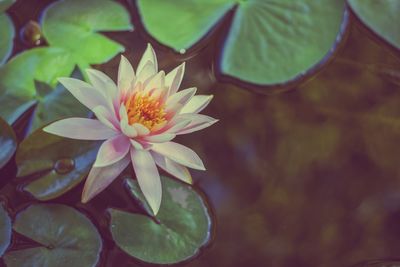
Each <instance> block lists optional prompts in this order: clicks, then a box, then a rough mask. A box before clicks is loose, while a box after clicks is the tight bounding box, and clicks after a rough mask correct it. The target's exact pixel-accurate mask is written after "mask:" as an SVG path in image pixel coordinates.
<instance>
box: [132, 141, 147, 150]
mask: <svg viewBox="0 0 400 267" xmlns="http://www.w3.org/2000/svg"><path fill="white" fill-rule="evenodd" d="M130 141H131V145H132V146H133V147H134V148H135V149H144V147H143V145H142V144H141V143H139V142H138V141H136V140H133V139H131V140H130Z"/></svg>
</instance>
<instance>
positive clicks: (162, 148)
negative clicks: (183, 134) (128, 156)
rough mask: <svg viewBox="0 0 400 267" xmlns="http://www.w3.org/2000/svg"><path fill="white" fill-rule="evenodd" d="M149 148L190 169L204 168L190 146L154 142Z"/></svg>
mask: <svg viewBox="0 0 400 267" xmlns="http://www.w3.org/2000/svg"><path fill="white" fill-rule="evenodd" d="M151 150H153V151H155V152H157V153H158V154H161V155H163V156H165V157H167V158H169V159H171V160H173V161H175V162H177V163H179V164H182V165H184V166H187V167H189V168H192V169H197V170H205V168H204V164H203V162H202V161H201V159H200V158H199V156H198V155H197V154H196V152H194V151H193V150H191V149H190V148H188V147H186V146H183V145H181V144H178V143H175V142H166V143H155V144H153V146H152V147H151Z"/></svg>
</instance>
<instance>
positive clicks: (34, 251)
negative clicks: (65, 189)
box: [4, 204, 102, 267]
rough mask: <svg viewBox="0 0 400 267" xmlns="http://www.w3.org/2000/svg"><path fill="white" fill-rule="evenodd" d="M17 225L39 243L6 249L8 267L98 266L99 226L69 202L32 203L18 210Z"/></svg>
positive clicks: (22, 233)
mask: <svg viewBox="0 0 400 267" xmlns="http://www.w3.org/2000/svg"><path fill="white" fill-rule="evenodd" d="M13 229H14V231H16V232H17V233H19V234H21V235H24V236H26V237H28V238H30V239H31V240H33V241H35V242H37V243H38V244H39V245H38V246H37V247H33V248H26V249H21V250H13V251H10V252H8V253H6V255H5V256H4V261H5V262H6V264H7V266H8V267H28V266H29V267H32V266H37V267H39V266H47V267H71V266H74V267H90V266H93V267H94V266H96V264H97V263H98V261H99V258H100V251H101V248H102V242H101V238H100V235H99V233H98V231H97V229H96V228H95V226H94V225H93V223H92V222H91V221H90V220H89V219H88V218H87V217H85V216H84V215H83V214H81V213H79V212H78V211H76V210H75V209H73V208H70V207H67V206H65V205H59V204H36V205H32V206H29V207H28V208H27V209H25V210H23V211H22V212H20V213H18V215H17V217H16V219H15V223H14V226H13Z"/></svg>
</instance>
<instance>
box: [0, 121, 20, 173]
mask: <svg viewBox="0 0 400 267" xmlns="http://www.w3.org/2000/svg"><path fill="white" fill-rule="evenodd" d="M16 149H17V140H16V137H15V133H14V131H13V129H12V128H11V127H10V125H8V124H7V122H5V121H4V120H3V119H2V118H0V151H1V153H0V168H3V167H4V165H6V164H7V162H8V161H9V160H10V159H11V157H12V155H13V154H14V152H15V150H16Z"/></svg>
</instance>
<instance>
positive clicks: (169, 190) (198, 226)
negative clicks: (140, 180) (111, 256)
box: [109, 176, 211, 264]
mask: <svg viewBox="0 0 400 267" xmlns="http://www.w3.org/2000/svg"><path fill="white" fill-rule="evenodd" d="M132 182H133V183H134V182H136V181H132ZM161 182H162V188H163V197H162V202H161V208H160V211H159V213H158V214H157V216H156V220H157V221H158V223H157V222H156V221H155V219H153V218H151V217H149V216H145V215H141V214H134V213H129V212H125V211H121V210H117V209H110V210H109V213H110V214H111V223H110V231H111V233H112V237H113V239H114V241H115V242H116V244H117V245H118V246H119V247H120V248H121V249H122V250H123V251H125V252H126V253H128V254H129V255H131V256H133V257H135V258H137V259H140V260H142V261H145V262H150V263H156V264H172V263H177V262H181V261H184V260H187V259H189V258H191V257H193V256H194V255H196V254H197V253H198V252H199V250H200V248H201V247H203V246H204V245H205V244H206V243H207V242H208V241H209V239H210V228H211V218H210V214H209V211H208V209H207V206H206V203H205V200H204V199H203V198H202V197H201V196H200V195H199V193H197V192H196V191H195V190H193V189H192V187H191V186H189V185H186V184H183V183H181V182H179V181H176V180H174V179H171V178H168V177H165V176H161ZM142 199H144V198H143V197H142Z"/></svg>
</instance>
